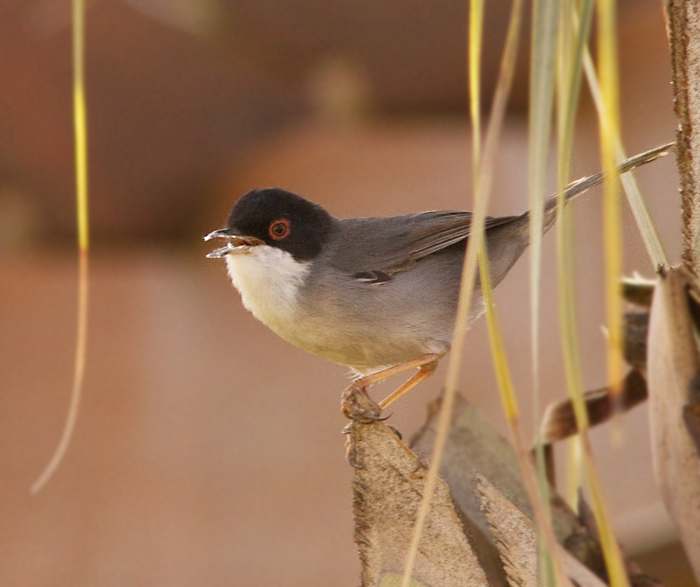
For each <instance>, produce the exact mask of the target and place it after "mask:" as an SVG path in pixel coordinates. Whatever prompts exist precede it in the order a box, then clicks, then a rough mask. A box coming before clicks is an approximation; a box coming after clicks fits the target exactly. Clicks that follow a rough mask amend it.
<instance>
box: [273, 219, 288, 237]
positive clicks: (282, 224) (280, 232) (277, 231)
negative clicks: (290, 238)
mask: <svg viewBox="0 0 700 587" xmlns="http://www.w3.org/2000/svg"><path fill="white" fill-rule="evenodd" d="M268 232H269V233H270V236H271V237H272V238H273V239H275V240H276V241H280V240H282V239H283V238H287V235H288V234H289V220H287V219H286V218H280V219H279V220H275V221H274V222H273V223H272V224H270V228H269V230H268Z"/></svg>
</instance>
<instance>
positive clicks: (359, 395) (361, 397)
mask: <svg viewBox="0 0 700 587" xmlns="http://www.w3.org/2000/svg"><path fill="white" fill-rule="evenodd" d="M438 358H439V357H438V355H436V354H433V353H431V354H427V355H422V356H420V357H418V358H417V359H413V360H412V361H407V362H405V363H401V364H399V365H394V366H393V367H389V368H388V369H382V370H381V371H377V372H376V373H372V374H371V375H365V376H364V377H358V378H357V379H355V381H353V382H352V384H351V385H350V387H348V388H347V389H346V390H345V392H344V393H343V396H342V399H341V408H342V410H343V413H344V414H345V415H346V416H347V417H348V418H350V419H351V420H355V421H356V422H363V423H370V422H375V421H376V420H380V419H381V411H382V409H383V408H385V407H386V406H388V405H389V404H391V403H393V402H394V401H396V400H397V399H398V398H399V397H401V396H402V395H404V394H405V393H406V392H408V391H409V390H410V389H412V388H413V387H415V386H416V385H417V384H418V383H420V382H421V381H423V379H425V378H426V377H429V376H430V375H432V374H433V372H434V371H435V369H436V367H437V364H438ZM415 368H417V369H418V372H417V373H415V374H414V375H413V376H412V377H411V378H410V379H409V380H408V381H406V383H404V384H403V385H402V386H401V387H399V388H398V389H397V390H396V391H395V392H394V393H392V394H390V395H389V396H388V397H387V398H386V399H384V400H383V401H382V402H381V403H379V404H377V403H375V402H374V400H372V399H371V398H370V397H369V395H368V394H367V388H368V387H370V386H371V385H374V384H375V383H379V382H380V381H384V379H387V378H388V377H392V376H393V375H398V374H399V373H403V372H404V371H408V370H409V369H415Z"/></svg>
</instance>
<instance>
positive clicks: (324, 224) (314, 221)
mask: <svg viewBox="0 0 700 587" xmlns="http://www.w3.org/2000/svg"><path fill="white" fill-rule="evenodd" d="M332 229H333V217H332V216H331V215H330V214H329V213H328V212H326V211H325V210H324V209H323V208H322V207H321V206H319V205H318V204H314V203H313V202H309V201H308V200H305V199H304V198H302V197H300V196H297V195H296V194H293V193H292V192H287V191H285V190H281V189H279V188H266V189H255V190H252V191H250V192H248V193H247V194H246V195H245V196H243V197H242V198H241V199H240V200H238V202H236V205H235V206H234V207H233V210H231V214H230V215H229V217H228V230H229V231H230V233H231V234H237V235H240V236H253V237H256V238H258V239H260V240H262V241H264V242H265V243H266V244H268V245H270V246H272V247H277V248H278V249H282V250H284V251H288V252H289V253H291V255H292V256H293V257H294V258H295V259H296V260H297V261H308V260H310V259H313V258H315V257H316V256H317V255H318V254H319V253H320V252H321V249H322V247H323V244H324V243H325V242H326V240H327V239H328V237H329V235H330V233H331V231H332Z"/></svg>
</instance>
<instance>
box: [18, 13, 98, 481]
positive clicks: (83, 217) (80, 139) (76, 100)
mask: <svg viewBox="0 0 700 587" xmlns="http://www.w3.org/2000/svg"><path fill="white" fill-rule="evenodd" d="M84 40H85V2H84V0H73V110H74V112H73V121H74V127H75V158H76V186H77V217H78V218H77V221H78V249H79V265H78V313H77V325H76V331H77V334H76V344H75V362H74V365H73V388H72V392H71V399H70V405H69V408H68V416H67V418H66V423H65V426H64V429H63V434H62V435H61V439H60V441H59V443H58V446H57V447H56V451H55V453H54V455H53V457H52V458H51V461H50V462H49V464H48V465H47V467H46V469H44V471H43V472H42V474H41V475H40V476H39V478H38V479H37V480H36V482H35V483H34V484H33V485H32V487H31V492H32V493H37V492H38V491H39V490H41V488H42V487H43V486H44V485H45V484H46V482H47V481H48V480H49V479H50V478H51V476H52V475H53V474H54V472H55V471H56V469H58V467H59V465H60V464H61V461H62V460H63V457H64V456H65V454H66V451H67V450H68V445H69V444H70V439H71V437H72V435H73V431H74V430H75V423H76V421H77V418H78V408H79V406H80V397H81V394H82V389H83V381H84V379H85V356H86V352H87V326H88V246H89V240H88V174H87V107H86V101H85V80H84V78H85V75H84V72H85V65H84V64H85V46H84Z"/></svg>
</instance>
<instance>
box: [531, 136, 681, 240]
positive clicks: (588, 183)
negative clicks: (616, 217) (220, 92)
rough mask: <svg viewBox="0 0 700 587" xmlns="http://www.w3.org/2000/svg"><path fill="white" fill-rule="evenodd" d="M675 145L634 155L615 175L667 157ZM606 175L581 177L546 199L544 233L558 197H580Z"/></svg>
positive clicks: (555, 211) (555, 208)
mask: <svg viewBox="0 0 700 587" xmlns="http://www.w3.org/2000/svg"><path fill="white" fill-rule="evenodd" d="M675 145H676V143H667V144H665V145H661V146H660V147H656V148H654V149H651V150H649V151H644V153H639V155H635V156H634V157H630V158H629V159H625V160H624V161H622V162H621V163H619V164H618V165H617V173H618V174H619V175H622V174H623V173H627V172H629V171H632V170H633V169H635V168H637V167H641V166H642V165H646V164H647V163H651V162H652V161H656V160H657V159H658V158H659V157H664V156H666V155H668V153H669V151H671V149H673V147H675ZM606 175H607V172H605V171H599V172H598V173H596V174H595V175H590V176H588V177H582V178H581V179H578V180H576V181H574V182H572V183H570V184H569V185H568V186H567V187H566V189H564V191H563V192H561V194H559V193H558V194H555V195H553V196H551V197H550V198H548V199H547V200H546V201H545V204H544V230H545V231H546V230H547V229H548V228H550V227H551V226H552V225H553V224H554V221H555V220H556V218H557V203H558V201H559V198H560V196H563V197H564V202H565V203H566V202H569V201H571V200H573V199H574V198H575V197H576V196H580V195H581V194H582V193H584V192H586V191H588V190H589V189H591V188H592V187H595V186H597V185H598V184H600V183H602V182H603V179H605V176H606Z"/></svg>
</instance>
